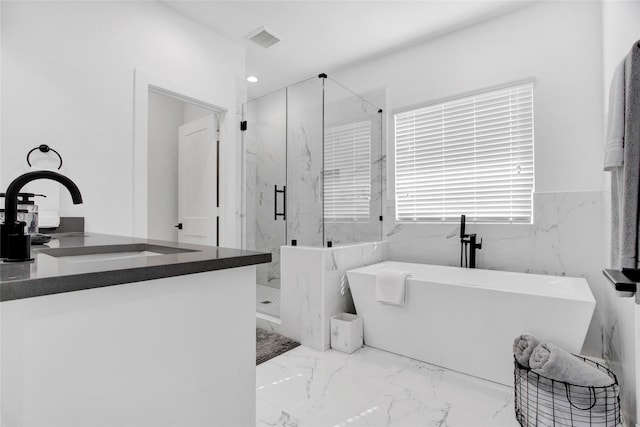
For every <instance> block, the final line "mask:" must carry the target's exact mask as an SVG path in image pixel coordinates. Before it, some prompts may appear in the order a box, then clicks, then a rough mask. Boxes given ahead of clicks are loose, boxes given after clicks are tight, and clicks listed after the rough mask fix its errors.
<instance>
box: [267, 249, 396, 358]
mask: <svg viewBox="0 0 640 427" xmlns="http://www.w3.org/2000/svg"><path fill="white" fill-rule="evenodd" d="M385 247H386V243H384V242H373V243H362V244H356V245H346V246H340V247H333V248H318V247H316V248H313V247H300V246H283V247H282V286H281V292H282V293H281V295H282V318H281V320H282V322H281V324H280V325H275V324H272V325H271V326H268V325H264V324H260V323H259V325H258V326H260V327H266V328H267V329H269V330H272V331H274V332H277V333H279V334H282V335H285V336H287V337H290V338H293V339H295V340H297V341H299V342H300V343H301V344H302V345H304V346H307V347H311V348H313V349H316V350H320V351H324V350H328V349H329V345H330V343H331V334H330V332H331V328H330V320H331V316H333V315H335V314H339V313H343V312H351V313H354V312H355V310H354V308H353V298H352V297H351V292H350V291H349V290H348V285H347V284H346V282H345V281H343V277H344V276H345V273H346V271H347V270H350V269H353V268H358V267H363V266H365V265H370V264H375V263H378V262H382V261H384V259H385ZM345 280H346V278H345Z"/></svg>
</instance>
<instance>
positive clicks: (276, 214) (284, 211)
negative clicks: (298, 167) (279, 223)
mask: <svg viewBox="0 0 640 427" xmlns="http://www.w3.org/2000/svg"><path fill="white" fill-rule="evenodd" d="M273 190H274V191H273V220H274V221H275V220H277V219H278V217H279V216H281V217H282V219H283V220H286V219H287V186H286V185H283V186H282V190H278V186H277V185H274V186H273ZM278 193H282V199H283V203H284V205H283V207H282V212H278Z"/></svg>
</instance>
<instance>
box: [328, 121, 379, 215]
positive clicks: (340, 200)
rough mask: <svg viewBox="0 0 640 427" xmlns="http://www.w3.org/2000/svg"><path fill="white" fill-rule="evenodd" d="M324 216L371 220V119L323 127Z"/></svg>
mask: <svg viewBox="0 0 640 427" xmlns="http://www.w3.org/2000/svg"><path fill="white" fill-rule="evenodd" d="M323 177H324V181H323V182H324V184H323V190H324V209H323V210H324V218H325V220H328V221H332V222H347V221H358V220H368V219H369V210H370V206H369V203H370V200H371V122H370V121H364V122H358V123H351V124H348V125H343V126H334V127H327V128H326V129H325V131H324V173H323Z"/></svg>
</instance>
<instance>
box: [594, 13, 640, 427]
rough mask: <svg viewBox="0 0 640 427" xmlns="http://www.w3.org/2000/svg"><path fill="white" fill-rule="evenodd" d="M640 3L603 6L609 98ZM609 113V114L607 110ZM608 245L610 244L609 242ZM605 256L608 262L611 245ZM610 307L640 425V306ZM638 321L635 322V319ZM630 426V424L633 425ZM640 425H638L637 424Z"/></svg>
mask: <svg viewBox="0 0 640 427" xmlns="http://www.w3.org/2000/svg"><path fill="white" fill-rule="evenodd" d="M638 22H640V3H639V2H637V1H606V2H604V3H603V16H602V27H603V78H604V79H603V92H604V99H605V100H608V99H609V87H610V84H611V78H612V77H613V72H614V70H615V68H616V66H617V65H618V64H619V63H620V62H621V61H622V60H623V58H624V57H625V55H627V53H628V52H629V51H630V50H631V46H632V44H633V43H634V42H636V41H638V40H639V39H640V26H638ZM605 113H607V111H605ZM608 175H609V174H606V180H605V187H606V189H605V203H604V211H605V221H606V223H605V224H604V225H605V228H606V230H607V232H606V236H607V240H608V239H609V238H610V237H609V236H610V230H609V221H610V209H611V205H610V197H609V191H610V181H609V176H608ZM606 243H609V242H608V241H607V242H606ZM605 246H606V251H605V253H604V254H603V255H604V260H605V262H606V263H608V262H609V246H610V245H608V244H607V245H605ZM606 304H607V310H606V312H607V314H608V319H607V325H608V327H609V331H608V333H607V336H608V337H609V339H608V344H609V345H608V349H607V350H608V351H607V356H608V359H609V361H610V363H611V365H612V366H613V367H614V368H615V371H616V373H617V374H618V377H619V378H620V379H621V386H622V400H623V409H624V410H625V411H624V412H625V416H626V418H627V419H628V420H629V421H631V422H634V421H635V422H636V423H640V394H639V393H638V390H639V389H640V348H639V346H640V305H636V304H634V301H633V299H632V298H617V297H616V296H615V294H614V293H613V291H610V293H609V299H608V300H607V301H606ZM634 318H635V320H634ZM630 425H631V424H630ZM636 425H638V424H636Z"/></svg>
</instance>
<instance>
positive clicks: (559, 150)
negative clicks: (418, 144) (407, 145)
mask: <svg viewBox="0 0 640 427" xmlns="http://www.w3.org/2000/svg"><path fill="white" fill-rule="evenodd" d="M568 17H571V18H570V19H569V18H568ZM601 45H602V43H601V29H600V5H599V4H598V3H597V2H557V3H556V2H553V3H552V2H542V3H541V4H535V5H532V6H529V7H525V8H524V9H520V10H518V11H516V12H512V13H510V14H507V15H504V16H501V17H498V18H496V19H493V20H490V21H487V22H484V23H481V24H479V25H476V26H472V27H469V28H467V29H463V30H461V31H457V32H454V33H451V34H449V35H445V36H442V37H439V38H436V39H434V40H431V41H428V42H426V43H423V44H421V45H418V46H415V47H413V48H410V49H407V50H404V51H401V52H398V53H395V54H392V55H389V56H386V57H383V58H380V59H378V60H374V61H371V62H368V63H366V64H363V65H361V66H358V67H354V68H350V69H348V70H342V71H340V72H337V73H332V76H333V77H334V78H335V79H337V80H338V81H341V82H342V83H345V84H346V85H347V86H348V87H349V88H350V89H352V90H354V91H355V92H357V93H363V92H366V91H368V90H371V89H372V88H376V87H380V86H384V87H386V88H387V94H388V104H387V112H390V113H392V112H394V111H396V110H398V109H404V108H407V107H410V106H413V105H420V104H424V103H427V102H430V101H433V100H437V99H440V98H444V97H450V96H453V95H456V94H462V93H465V92H468V91H473V90H477V89H480V88H484V87H490V86H494V85H500V84H504V83H508V82H513V81H518V80H521V79H526V78H530V77H535V78H536V80H537V84H536V86H535V125H536V128H535V156H536V158H535V161H536V171H538V173H537V174H536V183H535V184H536V187H535V188H536V191H538V192H548V191H582V190H594V189H602V179H601V176H602V175H601V173H600V174H596V173H594V171H600V169H601V163H602V153H601V151H602V150H601V147H600V146H601V144H602V141H601V137H600V135H601V134H602V132H601V129H602V93H601V91H600V90H599V88H600V81H601V78H602V77H601V73H602V72H601V66H600V63H601V59H600V52H601ZM389 124H390V126H389V129H388V130H389V133H388V136H389V139H388V141H390V142H391V145H392V142H393V133H392V132H393V121H392V117H391V116H390V122H389ZM578 154H579V161H576V160H577V156H578ZM540 172H543V173H540ZM392 177H393V176H392V175H391V176H390V178H392ZM390 188H393V187H390ZM390 196H391V197H392V195H391V194H390Z"/></svg>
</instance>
